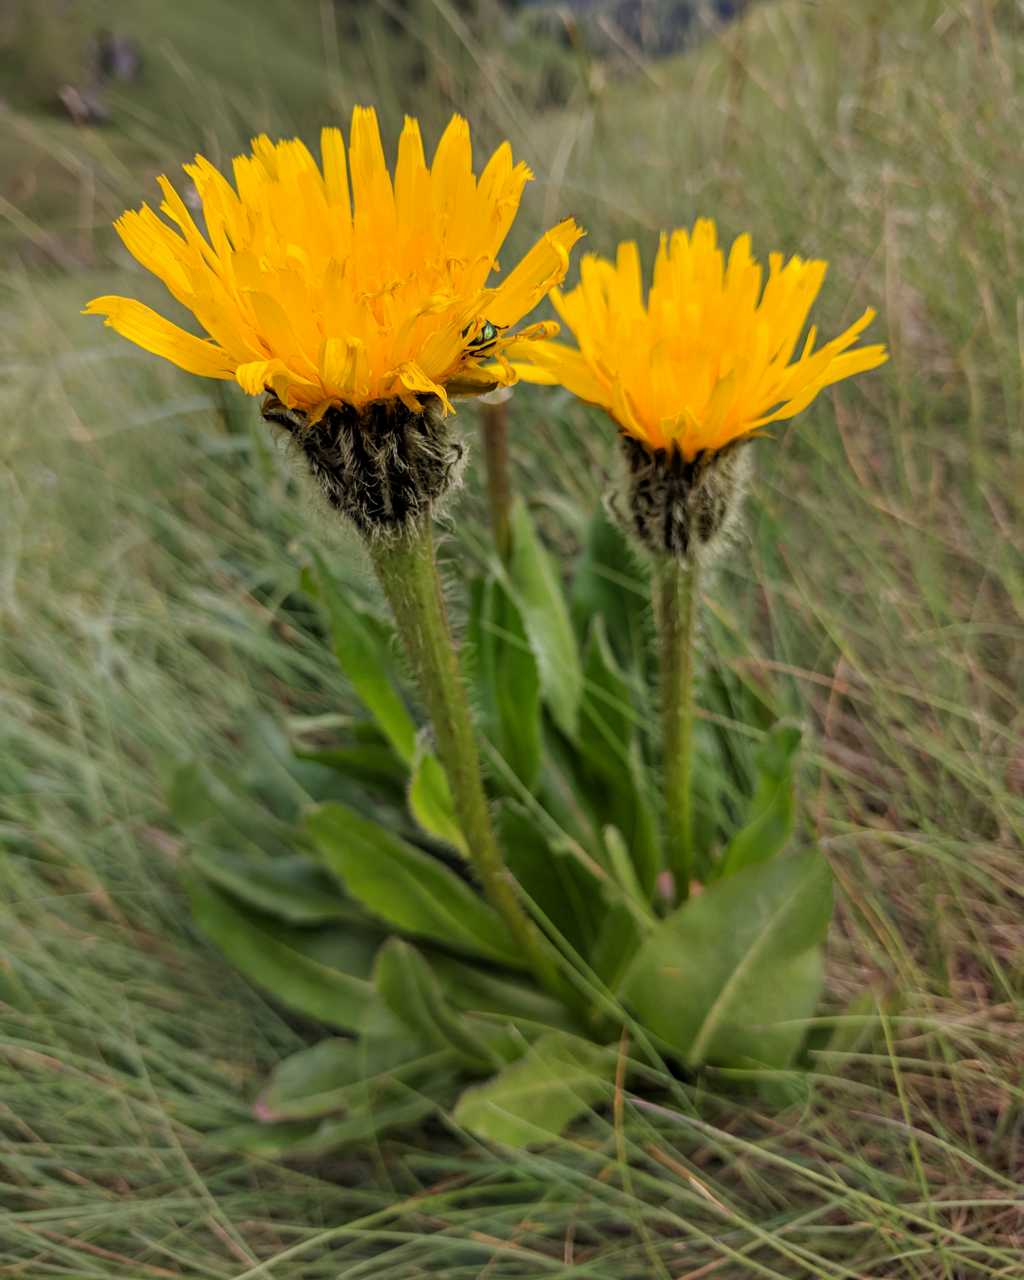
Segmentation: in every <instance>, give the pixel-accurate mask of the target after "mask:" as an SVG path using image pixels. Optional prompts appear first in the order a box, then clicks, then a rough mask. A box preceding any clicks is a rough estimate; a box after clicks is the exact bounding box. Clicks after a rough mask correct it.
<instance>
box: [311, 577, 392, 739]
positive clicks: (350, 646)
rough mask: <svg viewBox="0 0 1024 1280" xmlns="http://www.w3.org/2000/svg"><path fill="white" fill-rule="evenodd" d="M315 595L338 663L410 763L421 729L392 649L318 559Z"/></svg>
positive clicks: (383, 731) (385, 734) (362, 699)
mask: <svg viewBox="0 0 1024 1280" xmlns="http://www.w3.org/2000/svg"><path fill="white" fill-rule="evenodd" d="M313 594H315V595H316V596H317V597H318V598H319V599H320V600H321V602H322V603H323V605H324V607H325V609H326V610H327V617H328V620H329V622H330V628H331V639H332V642H333V645H334V653H335V656H336V657H337V659H338V665H339V666H340V667H341V669H342V671H343V672H344V673H345V676H346V678H347V679H348V680H349V682H350V683H351V685H352V688H353V689H354V690H355V691H356V694H357V695H358V696H359V699H360V701H361V702H362V703H363V705H364V706H365V707H366V709H367V710H368V711H369V712H370V714H371V715H372V716H373V718H374V719H375V720H376V722H377V724H378V725H380V728H381V732H382V733H383V734H384V736H385V737H386V738H387V740H388V741H389V742H390V743H391V745H392V746H393V747H394V749H395V751H396V753H397V754H398V756H399V757H400V758H401V759H402V760H404V761H405V762H406V764H411V763H412V759H413V755H414V752H415V749H416V725H415V722H414V721H413V718H412V716H411V715H410V713H409V709H408V707H407V706H406V705H405V702H404V701H403V699H402V696H401V694H400V693H399V692H398V690H397V689H396V687H395V684H394V680H393V669H392V664H391V663H390V662H389V657H390V654H391V649H390V646H389V645H387V644H382V643H381V638H380V635H379V634H377V633H376V631H375V628H374V627H373V626H372V625H371V623H370V622H369V620H368V618H367V616H366V615H365V614H364V613H362V612H361V611H360V609H359V606H358V603H357V602H356V600H355V599H354V598H353V596H352V595H351V593H348V592H345V591H342V590H341V589H340V588H339V587H338V585H337V583H336V582H335V581H334V579H333V577H332V576H331V574H330V572H329V571H328V569H327V567H326V565H325V564H324V562H323V560H322V559H321V558H320V557H319V556H317V557H316V576H315V579H314V584H313Z"/></svg>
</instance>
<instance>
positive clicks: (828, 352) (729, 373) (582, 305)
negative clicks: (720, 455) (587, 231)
mask: <svg viewBox="0 0 1024 1280" xmlns="http://www.w3.org/2000/svg"><path fill="white" fill-rule="evenodd" d="M768 264H769V265H768V279H767V281H766V282H765V283H764V288H763V289H762V280H763V273H762V270H761V267H760V266H759V265H758V263H757V262H756V261H755V260H754V259H753V258H752V257H751V254H750V237H749V236H746V235H743V236H740V237H739V238H738V239H737V240H736V242H735V243H734V244H733V246H732V250H731V251H730V253H729V258H728V262H726V260H725V256H724V254H723V252H722V250H721V249H719V247H718V244H717V237H716V233H715V224H714V223H713V222H711V221H710V220H709V219H706V218H702V219H700V220H699V221H698V222H697V223H696V225H695V226H694V228H693V231H692V233H689V234H688V233H687V232H686V231H673V232H672V234H671V235H670V236H667V235H663V236H662V238H661V244H660V246H659V249H658V256H657V260H656V262H655V264H654V280H653V283H652V285H651V289H650V293H649V295H648V298H647V303H646V305H645V304H644V291H643V281H642V278H641V271H640V258H639V254H638V251H637V247H636V245H635V244H633V243H631V242H626V243H624V244H621V245H620V246H619V250H618V256H617V258H616V260H615V262H614V263H612V262H609V261H607V260H606V259H604V258H600V257H596V256H594V255H592V254H588V255H587V256H586V257H584V259H583V262H582V264H581V267H580V283H579V284H578V285H577V287H576V288H575V289H572V290H571V291H570V292H568V293H566V294H562V293H561V292H559V290H557V289H556V290H554V291H553V293H552V295H551V296H552V300H553V302H554V304H555V307H556V309H557V310H558V313H559V315H560V316H561V317H562V319H563V320H564V322H565V324H566V326H567V327H568V328H569V329H571V330H572V332H573V334H574V335H575V337H576V341H577V343H578V344H579V347H578V349H574V348H571V347H567V346H564V345H563V344H561V343H557V342H549V341H539V342H536V343H531V344H530V345H529V347H528V348H527V346H526V344H523V345H522V346H521V347H513V349H512V351H510V352H509V353H508V354H509V355H510V356H511V358H512V359H513V360H515V361H522V362H524V363H522V364H518V365H517V368H518V369H519V372H520V373H521V374H522V376H523V377H524V378H526V379H528V380H530V381H534V382H545V383H561V384H562V385H563V386H565V387H566V388H568V390H569V391H571V392H573V394H574V395H577V396H579V397H580V398H581V399H582V400H587V401H590V402H591V403H593V404H597V405H600V406H601V407H602V408H604V409H605V410H607V412H608V413H609V414H611V416H612V417H613V418H614V419H615V421H616V422H617V423H618V425H619V426H620V427H621V429H622V431H623V432H625V433H626V434H627V435H628V436H632V437H633V438H634V439H636V440H639V441H641V442H642V443H643V444H645V445H646V446H647V447H648V448H649V449H653V450H662V449H666V450H670V451H675V450H678V451H679V453H680V454H681V455H682V457H683V458H684V460H686V461H692V460H693V459H694V458H696V457H697V456H698V455H700V454H702V453H707V454H713V453H714V452H716V451H717V450H720V449H723V448H724V447H725V446H726V445H728V444H730V443H731V442H732V441H734V440H739V439H741V438H742V437H745V436H749V435H751V434H752V433H754V432H757V431H758V430H760V428H762V427H764V426H766V425H767V424H768V423H770V422H777V421H779V420H780V419H783V418H791V417H793V415H794V414H796V413H799V412H800V410H801V409H805V408H806V407H807V405H809V404H810V403H811V401H812V400H813V399H814V397H815V396H816V395H817V394H818V392H819V391H821V390H822V389H823V388H824V387H827V386H829V385H830V384H831V383H833V382H838V381H839V380H840V379H841V378H848V377H849V376H850V375H851V374H854V373H861V372H863V371H864V370H866V369H874V368H875V367H876V366H877V365H880V364H882V363H883V362H884V361H885V360H886V359H887V356H886V351H885V348H884V347H882V346H869V347H859V348H857V349H856V350H854V351H850V350H849V348H850V347H852V346H853V344H854V343H855V342H856V340H857V338H858V336H859V335H860V333H861V332H862V331H863V330H864V329H865V328H866V327H867V326H868V325H869V324H870V323H871V320H872V319H873V318H874V312H873V311H870V310H868V311H865V312H864V314H863V315H862V316H861V317H860V319H859V320H857V321H856V323H855V324H852V325H851V326H850V327H849V328H848V329H847V330H846V332H845V333H842V334H841V335H840V336H839V337H838V338H835V339H833V341H831V342H828V343H825V345H824V346H822V347H819V348H818V349H817V350H815V340H816V337H817V331H816V329H815V328H814V326H812V327H811V329H810V331H809V332H808V334H807V338H806V340H805V342H804V344H803V347H802V348H801V350H800V352H799V354H796V355H795V353H796V350H797V343H798V342H799V340H800V336H801V333H802V332H803V328H804V325H805V323H806V321H807V316H808V313H809V312H810V309H811V305H812V303H813V302H814V299H815V298H816V297H817V295H818V292H819V290H820V289H821V285H822V282H823V280H824V278H825V271H826V267H827V264H826V263H824V262H815V261H809V262H808V261H804V260H803V259H802V258H796V257H794V258H790V260H789V261H788V262H785V263H784V262H783V258H782V254H779V253H773V254H772V255H771V256H770V257H769V259H768ZM794 355H795V358H794Z"/></svg>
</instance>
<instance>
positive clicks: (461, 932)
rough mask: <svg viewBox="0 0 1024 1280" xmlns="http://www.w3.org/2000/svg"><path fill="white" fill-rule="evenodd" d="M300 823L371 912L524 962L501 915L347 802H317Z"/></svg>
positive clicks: (465, 947) (411, 929) (414, 930)
mask: <svg viewBox="0 0 1024 1280" xmlns="http://www.w3.org/2000/svg"><path fill="white" fill-rule="evenodd" d="M306 830H307V831H308V833H309V836H310V839H311V840H312V842H313V845H314V847H315V848H316V850H317V851H318V853H319V855H320V857H321V858H322V859H323V861H324V864H325V866H326V867H327V868H328V870H329V871H331V872H332V873H333V874H334V875H336V876H338V878H339V879H340V880H341V881H342V883H343V884H344V885H345V888H346V889H347V891H348V892H349V894H350V895H351V896H352V897H353V898H355V899H356V900H357V901H358V902H361V903H362V904H363V906H364V907H365V908H366V909H367V911H369V912H370V913H371V914H372V915H374V916H376V917H377V918H378V919H381V920H386V921H387V922H388V923H389V924H391V925H393V926H394V927H395V928H397V929H401V930H403V931H404V932H406V933H410V934H413V935H415V936H417V937H423V938H430V939H433V940H434V941H436V942H440V943H443V944H444V945H445V946H449V947H455V948H456V949H458V950H462V951H468V952H470V953H471V954H474V955H478V956H485V957H486V958H487V959H490V960H496V961H499V962H501V963H503V964H508V965H511V966H514V967H516V968H521V967H522V966H523V959H522V956H521V955H520V954H519V952H518V950H517V948H516V946H515V944H514V943H513V941H512V938H511V937H510V936H509V933H508V929H507V928H506V926H505V922H504V921H503V920H502V919H501V917H500V916H499V915H498V913H497V912H496V911H495V910H494V909H493V908H492V907H490V906H489V905H488V904H487V903H486V902H485V901H484V899H483V898H482V897H481V896H480V895H479V894H478V893H477V892H476V890H475V889H473V888H472V886H470V885H468V884H467V883H466V882H465V880H463V879H462V878H461V877H460V876H458V875H456V874H455V872H453V871H450V870H449V869H448V867H446V866H445V865H444V863H442V862H441V861H439V859H437V858H433V857H430V856H429V855H428V854H426V853H423V852H422V851H421V850H419V849H416V848H414V847H413V846H412V845H410V844H407V843H406V842H405V841H404V840H401V839H399V837H398V836H396V835H393V834H392V833H391V832H390V831H387V830H386V829H385V828H384V827H382V826H380V825H378V824H377V823H376V822H371V821H370V820H369V819H368V818H364V817H363V816H362V814H359V813H357V812H356V811H355V810H354V809H349V808H348V807H347V806H346V805H341V804H327V805H321V806H320V807H319V808H318V809H315V810H313V811H312V813H310V815H309V816H308V817H307V819H306Z"/></svg>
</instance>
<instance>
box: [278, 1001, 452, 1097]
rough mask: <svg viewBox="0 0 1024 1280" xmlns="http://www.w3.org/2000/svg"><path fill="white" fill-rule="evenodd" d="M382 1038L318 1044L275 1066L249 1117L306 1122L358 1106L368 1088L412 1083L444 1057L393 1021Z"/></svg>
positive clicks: (373, 1036) (336, 1039)
mask: <svg viewBox="0 0 1024 1280" xmlns="http://www.w3.org/2000/svg"><path fill="white" fill-rule="evenodd" d="M384 1012H386V1013H388V1014H389V1016H391V1021H392V1024H393V1025H392V1028H391V1030H390V1032H389V1033H388V1034H386V1035H381V1034H376V1035H368V1034H366V1033H365V1032H364V1033H363V1034H362V1035H360V1036H358V1037H357V1038H354V1039H341V1038H335V1039H329V1040H321V1041H320V1043H319V1044H315V1045H311V1046H310V1047H309V1048H308V1049H300V1050H299V1051H298V1053H293V1054H292V1055H291V1056H290V1057H288V1058H285V1059H284V1061H283V1062H280V1063H279V1064H278V1065H277V1066H276V1067H275V1068H274V1071H273V1074H272V1075H271V1077H270V1079H269V1081H268V1082H267V1086H266V1088H265V1089H264V1090H263V1092H262V1093H261V1094H260V1097H259V1099H258V1100H257V1102H256V1104H255V1106H254V1107H253V1111H254V1113H255V1114H256V1115H257V1116H258V1117H259V1119H261V1120H263V1121H265V1122H267V1121H273V1122H277V1121H280V1120H306V1119H312V1118H314V1117H317V1116H325V1115H331V1114H337V1113H339V1112H344V1111H349V1110H351V1109H352V1108H353V1107H358V1106H360V1105H362V1104H363V1101H364V1098H365V1089H366V1088H367V1087H370V1088H374V1089H376V1090H378V1091H379V1090H380V1089H381V1088H382V1087H384V1086H386V1085H387V1083H388V1082H390V1081H396V1080H401V1081H403V1082H405V1083H411V1082H413V1081H414V1080H415V1079H416V1078H417V1077H421V1076H423V1075H424V1074H425V1073H426V1072H428V1071H430V1070H432V1069H436V1067H437V1066H438V1065H439V1064H440V1063H441V1062H442V1061H443V1060H444V1055H443V1054H438V1053H437V1052H432V1051H429V1050H428V1049H427V1047H426V1046H425V1044H424V1043H423V1042H421V1041H420V1040H419V1039H417V1037H415V1036H413V1035H410V1033H409V1028H408V1027H407V1026H406V1025H405V1024H404V1023H402V1022H400V1021H399V1020H398V1018H396V1017H393V1015H390V1010H384Z"/></svg>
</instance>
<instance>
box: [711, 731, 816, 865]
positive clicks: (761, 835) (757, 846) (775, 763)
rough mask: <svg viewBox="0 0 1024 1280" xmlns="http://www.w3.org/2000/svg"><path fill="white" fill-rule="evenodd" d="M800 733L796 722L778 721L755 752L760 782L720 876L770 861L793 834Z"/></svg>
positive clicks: (732, 841) (729, 848) (734, 838)
mask: <svg viewBox="0 0 1024 1280" xmlns="http://www.w3.org/2000/svg"><path fill="white" fill-rule="evenodd" d="M800 737H801V734H800V730H799V729H798V728H796V727H795V726H794V725H788V724H779V725H776V726H775V728H774V729H773V730H772V731H771V733H769V734H768V736H767V737H766V738H765V740H764V742H763V743H762V744H761V747H760V749H759V750H758V753H757V756H756V767H757V785H756V788H755V790H754V796H753V799H752V800H751V802H750V808H749V810H748V813H747V821H746V823H745V824H744V826H743V827H742V828H741V829H740V830H739V831H738V832H737V833H736V834H735V835H734V836H733V838H732V840H730V842H729V844H728V846H727V847H726V849H725V852H724V853H723V854H722V859H721V862H720V863H719V867H718V876H719V877H724V876H731V875H733V874H734V873H735V872H737V871H741V870H742V869H743V868H744V867H750V866H753V865H754V864H755V863H758V862H767V861H768V859H769V858H773V857H774V856H775V854H777V853H778V852H780V850H782V849H783V848H784V847H785V845H786V842H787V840H788V839H789V837H790V836H791V835H792V834H793V826H794V823H795V821H796V804H795V800H794V797H793V768H794V762H795V757H796V753H797V750H798V748H799V746H800Z"/></svg>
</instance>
